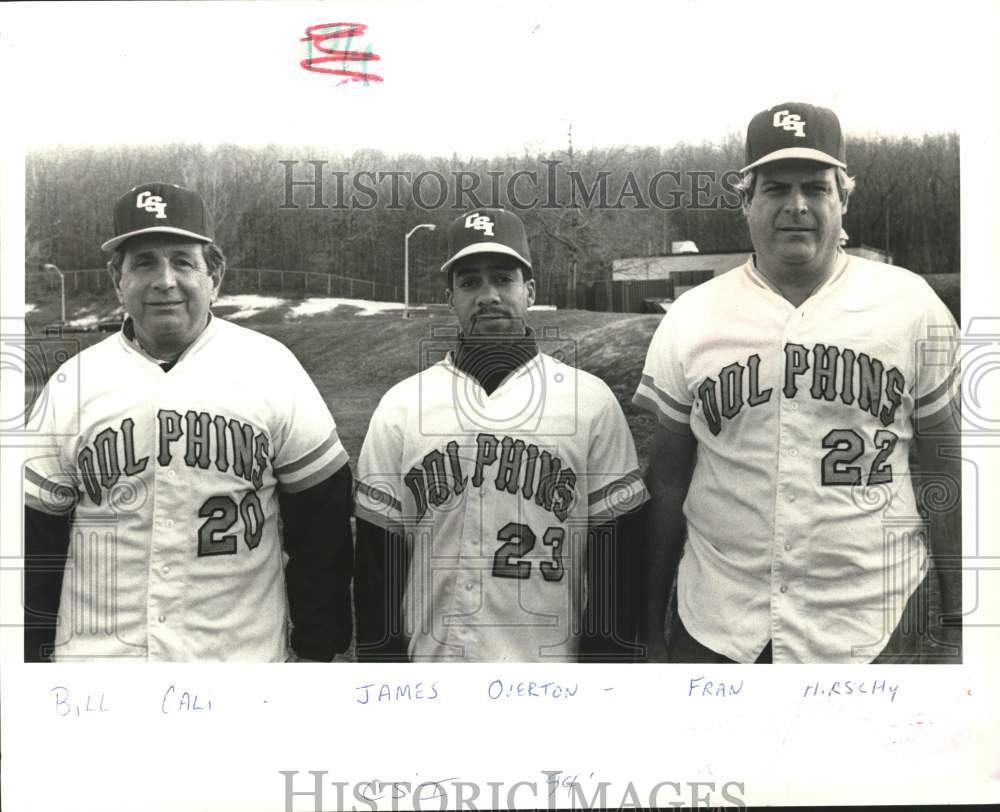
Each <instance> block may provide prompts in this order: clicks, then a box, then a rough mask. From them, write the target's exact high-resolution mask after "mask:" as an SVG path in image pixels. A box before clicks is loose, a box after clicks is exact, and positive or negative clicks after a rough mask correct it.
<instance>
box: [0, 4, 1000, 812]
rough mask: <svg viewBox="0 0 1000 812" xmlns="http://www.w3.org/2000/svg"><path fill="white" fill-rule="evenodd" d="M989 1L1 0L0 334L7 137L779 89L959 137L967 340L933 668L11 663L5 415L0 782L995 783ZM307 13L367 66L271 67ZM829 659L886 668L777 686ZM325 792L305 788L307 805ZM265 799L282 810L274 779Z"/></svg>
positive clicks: (14, 384)
mask: <svg viewBox="0 0 1000 812" xmlns="http://www.w3.org/2000/svg"><path fill="white" fill-rule="evenodd" d="M997 11H998V7H997V4H995V3H973V2H968V3H961V4H959V3H951V4H938V3H935V4H930V3H927V4H923V3H914V2H908V3H905V4H904V3H878V4H876V3H872V2H840V3H836V4H829V3H828V4H805V3H796V4H762V3H735V2H733V3H727V2H677V3H665V4H661V5H660V6H659V7H657V8H651V7H646V5H644V4H631V3H623V2H616V3H613V4H609V5H607V6H603V5H596V4H595V5H588V4H583V3H572V4H570V3H566V4H557V3H539V2H534V3H523V4H517V3H502V4H501V3H484V2H480V3H472V2H465V3H438V2H425V3H402V2H385V3H365V4H353V3H343V4H340V3H327V4H310V3H302V4H300V3H281V4H264V3H254V4H244V3H235V2H234V3H220V4H201V3H187V4H167V3H164V4H144V3H136V4H110V3H107V4H83V3H81V4H71V5H62V4H44V5H34V4H20V5H16V6H11V5H6V6H4V7H3V8H0V55H2V73H0V76H2V77H3V87H2V90H3V99H4V117H3V122H4V123H3V127H2V130H0V139H2V143H3V163H2V166H0V173H2V174H0V182H2V188H0V205H2V223H0V226H2V228H0V265H2V276H0V281H2V288H0V315H2V317H3V318H2V321H0V325H2V331H0V332H2V335H3V336H4V337H11V336H17V335H18V334H23V330H24V325H23V320H22V315H23V313H22V303H23V285H24V282H23V273H24V222H23V221H24V215H23V212H24V201H23V194H24V187H23V146H24V145H26V144H42V143H48V144H60V143H62V144H77V143H98V144H108V143H164V142H170V141H201V142H205V143H219V142H237V143H267V142H278V143H300V144H302V143H304V144H321V145H333V146H336V147H337V148H338V149H340V150H341V151H343V152H349V151H351V150H354V149H358V148H363V147H372V148H377V149H381V150H384V151H387V152H426V153H430V154H443V155H450V154H452V153H453V152H454V153H457V154H459V155H480V156H482V155H490V154H493V153H497V152H502V153H508V152H510V153H515V154H517V153H522V152H528V153H533V152H536V151H538V150H546V149H558V148H562V147H563V146H564V144H565V138H566V129H567V126H568V125H569V123H570V122H572V123H573V133H574V143H575V144H576V146H577V147H578V148H582V149H586V148H587V147H589V146H609V145H614V144H622V143H632V144H662V145H668V144H670V143H672V142H674V141H677V140H681V139H686V140H689V141H701V140H703V139H705V138H721V137H722V136H723V135H725V134H726V133H730V132H737V133H741V132H742V131H743V128H744V127H745V124H746V122H747V121H748V120H749V118H750V116H751V115H752V114H753V113H754V112H756V111H757V110H759V109H763V108H764V107H767V106H769V105H771V104H774V103H776V102H779V101H782V100H786V99H803V100H809V101H813V102H815V103H819V104H823V105H828V106H832V107H834V108H835V109H836V110H837V111H838V113H839V114H840V117H841V119H842V121H844V123H845V127H846V128H847V129H848V130H849V131H850V132H854V133H861V132H868V131H881V132H887V133H901V134H906V133H922V132H925V131H943V130H951V129H958V130H959V131H960V132H961V137H962V179H961V181H962V200H963V204H962V240H963V244H962V270H963V279H962V282H963V308H962V309H963V316H964V319H965V324H964V325H963V328H964V329H966V331H967V332H968V331H969V330H972V331H978V333H979V334H985V335H986V337H985V338H984V339H983V348H982V352H981V353H980V354H979V355H978V356H977V358H980V360H979V361H977V370H976V375H975V378H976V380H977V381H978V384H977V387H978V388H977V389H976V391H975V392H972V391H971V389H969V390H968V391H967V395H968V396H969V397H970V398H973V400H970V401H968V402H967V404H966V405H967V409H968V408H969V406H970V404H971V406H972V407H973V411H975V412H978V414H979V415H980V420H979V424H980V426H981V428H983V429H984V430H980V431H977V432H976V433H974V434H970V435H969V436H968V437H967V438H966V443H965V445H966V456H967V458H968V459H969V460H970V462H969V463H967V465H966V469H965V472H964V476H965V479H964V511H965V549H966V553H967V554H968V555H969V556H970V558H969V560H970V564H971V567H970V572H969V573H968V574H967V576H966V583H965V595H966V611H967V612H968V613H969V614H968V616H967V627H966V632H965V640H966V663H967V664H966V665H965V666H962V667H951V668H904V667H888V668H882V669H872V668H867V667H866V668H849V667H771V668H764V669H754V668H752V667H730V668H726V669H715V670H713V671H712V672H711V673H709V672H707V671H704V670H699V669H696V668H693V667H687V666H671V667H641V668H640V667H631V668H624V667H622V668H605V667H586V668H582V667H551V666H549V667H544V668H543V667H540V666H538V667H533V666H510V667H506V668H500V667H496V666H471V665H470V666H437V667H434V666H384V667H380V668H371V667H364V666H358V665H341V666H298V667H282V666H232V665H227V666H225V667H206V666H193V665H188V666H163V665H149V666H137V667H132V666H116V667H114V668H111V667H108V668H101V667H81V666H76V667H67V666H60V667H56V666H24V665H22V664H20V662H19V661H20V658H21V641H20V630H19V629H18V628H16V624H17V623H18V619H19V617H20V606H19V602H18V601H19V593H20V586H19V578H20V572H19V567H20V559H19V555H20V539H21V521H20V513H21V499H20V493H21V486H20V464H21V459H22V458H23V452H22V451H21V450H20V449H19V448H18V447H17V446H18V441H16V440H14V439H13V438H10V437H7V438H5V439H4V442H3V445H4V446H5V447H4V448H3V449H2V452H0V499H2V505H0V519H2V527H0V530H2V535H0V545H2V550H0V552H2V556H3V558H2V559H0V587H2V593H0V594H2V597H0V600H2V604H0V610H2V613H3V616H2V620H3V624H4V627H3V629H2V637H0V658H2V667H3V680H2V697H0V699H2V721H3V731H2V741H0V751H2V753H3V761H2V764H0V769H2V771H3V775H2V779H3V795H4V798H3V802H4V808H5V809H11V810H20V809H102V810H109V809H137V808H145V809H150V810H152V809H181V808H190V809H223V808H231V809H261V810H271V809H274V810H283V809H285V795H284V779H283V777H282V776H281V775H280V774H279V772H278V771H279V770H297V771H298V772H299V775H298V776H297V779H296V780H297V783H296V789H308V788H309V787H310V784H309V781H310V777H309V776H308V773H307V771H309V770H325V771H327V772H328V775H327V776H326V777H325V780H326V781H328V782H332V781H346V782H355V781H367V780H371V779H375V778H378V779H382V780H384V781H389V780H405V781H411V782H413V783H418V782H420V781H423V780H432V779H453V778H454V779H461V780H465V781H474V782H479V783H480V784H482V786H483V789H482V792H483V795H482V796H481V797H480V799H479V800H478V801H476V803H477V804H478V808H487V807H488V806H490V805H491V803H490V802H489V800H488V794H489V791H490V790H489V788H488V787H486V785H485V783H484V782H487V781H504V782H507V787H509V786H510V785H511V784H513V782H516V781H528V782H532V781H534V782H539V786H538V791H537V794H532V791H531V790H530V789H523V788H522V789H521V790H519V792H518V795H517V796H516V798H515V800H516V801H517V802H518V804H519V805H524V806H533V805H536V804H537V805H539V806H545V805H546V804H548V803H550V801H549V798H548V795H547V789H546V787H545V786H544V780H545V777H544V775H543V774H542V771H544V770H550V771H551V770H560V771H562V772H563V773H564V774H566V775H579V776H580V778H579V781H580V785H581V787H582V789H583V790H584V792H585V793H586V797H587V798H590V797H591V796H592V795H593V792H594V790H595V789H596V787H597V784H598V782H600V781H609V782H612V787H610V788H609V789H608V795H607V798H608V803H610V804H612V805H617V804H618V803H619V801H620V800H621V798H622V793H623V791H624V789H625V786H626V785H627V784H628V782H632V784H633V785H634V786H635V787H636V788H637V789H638V790H639V798H640V800H641V801H642V802H643V803H647V802H648V794H646V793H648V790H649V788H650V787H652V786H653V785H654V784H656V783H658V782H662V781H676V782H682V789H683V791H684V793H685V795H682V796H680V797H678V796H676V795H670V794H669V792H668V791H667V790H664V791H663V792H662V793H661V795H660V801H661V803H663V804H667V803H669V802H670V801H678V800H680V801H684V802H686V803H690V798H689V797H688V795H687V794H686V793H688V792H689V790H688V788H687V787H686V786H684V785H683V782H689V781H695V780H700V781H714V782H716V785H717V790H716V794H714V795H713V796H712V799H711V802H712V803H714V804H720V803H723V802H724V799H723V798H720V796H719V795H718V788H720V787H721V786H722V784H724V783H726V782H730V781H735V782H739V783H741V784H743V789H742V791H739V790H733V792H734V793H736V794H737V795H739V796H740V797H742V798H743V799H744V800H745V801H746V802H747V803H749V804H755V805H756V804H778V803H784V804H792V803H806V802H811V803H821V802H825V803H850V802H853V803H893V804H895V803H904V802H923V803H932V802H950V803H957V802H962V801H988V800H994V801H995V800H1000V741H998V739H1000V736H998V735H997V731H998V730H1000V712H998V707H997V702H996V698H995V689H994V693H993V694H991V693H990V687H991V686H995V684H996V683H997V674H998V668H997V666H998V661H997V649H998V645H997V638H998V635H997V624H998V623H1000V574H998V572H997V570H998V564H997V562H998V561H1000V532H998V530H1000V526H998V521H997V505H996V503H997V499H996V492H997V483H998V482H1000V476H998V474H1000V431H997V429H998V428H1000V425H998V423H997V420H998V418H1000V407H998V402H1000V374H998V372H997V371H994V368H995V367H996V366H997V365H996V362H995V359H996V358H998V357H1000V354H998V353H1000V350H998V349H997V347H996V345H997V344H998V343H1000V337H998V336H1000V301H998V296H997V294H996V292H995V288H996V286H995V277H996V273H997V271H996V269H997V268H998V267H1000V251H998V248H997V241H996V237H995V235H996V234H997V233H1000V228H998V227H1000V222H998V220H1000V218H998V208H997V205H996V203H995V199H996V190H997V188H1000V176H998V172H997V145H996V134H997V131H998V126H997V125H998V121H997V105H996V102H995V100H996V98H997V91H996V86H995V77H996V76H997V68H998V65H997V60H996V56H995V54H996V52H997V44H998V43H997V26H996V22H997ZM334 20H338V21H340V20H351V21H359V22H364V23H366V24H367V25H369V30H368V32H367V34H366V36H365V38H364V39H363V40H361V41H360V46H359V43H358V41H356V42H355V46H354V47H362V48H363V47H364V45H365V44H371V45H372V46H373V49H374V51H375V52H376V53H378V54H380V56H381V57H382V59H381V61H380V62H377V63H370V65H371V68H372V70H373V72H375V73H379V74H381V75H383V76H384V77H385V82H384V83H382V84H372V85H370V86H368V87H365V86H362V85H360V84H352V85H346V86H337V80H336V79H335V78H334V77H331V76H325V75H322V74H316V73H309V72H306V71H304V70H302V69H301V68H300V67H299V61H300V60H301V59H302V58H304V56H305V54H304V48H305V45H304V43H302V42H300V41H299V38H300V37H302V36H303V34H304V29H305V27H306V26H308V25H311V24H316V23H321V22H330V21H334ZM109 217H110V213H109ZM989 319H992V321H988V320H989ZM970 322H971V325H970ZM2 349H3V354H4V358H3V363H2V364H0V374H2V376H3V377H2V382H0V406H2V408H3V412H2V414H3V415H4V416H5V417H6V416H8V415H12V414H13V415H16V414H18V413H19V409H20V404H22V403H23V381H22V380H21V370H20V369H19V368H18V367H17V364H16V352H15V348H14V343H12V342H10V341H5V342H4V346H3V348H2ZM991 371H992V374H990V373H991ZM969 379H970V375H969V371H968V370H967V380H969ZM3 428H4V429H9V424H8V423H6V422H5V425H4V426H3ZM972 569H975V570H976V571H971V570H972ZM991 570H992V571H991ZM876 672H877V673H876ZM702 675H703V676H706V677H707V678H710V679H713V680H716V681H718V680H719V679H725V680H726V682H729V683H738V682H740V681H743V683H744V687H743V691H742V693H741V694H740V695H738V696H732V697H729V698H726V699H721V698H714V697H688V695H687V694H688V689H689V684H690V682H689V681H690V679H691V678H692V677H697V676H702ZM496 678H503V679H505V680H507V681H513V682H515V683H516V682H517V681H518V680H535V681H537V682H547V681H554V682H559V683H562V684H578V685H579V693H578V694H577V696H575V697H573V698H572V699H560V700H544V699H532V698H523V699H517V698H514V699H511V700H506V701H494V700H490V699H489V698H488V695H487V691H488V687H489V684H490V682H491V680H493V679H496ZM848 679H851V680H856V681H860V680H864V681H867V682H869V683H870V682H871V681H872V680H875V679H884V680H886V681H887V683H889V684H898V686H899V687H898V690H897V693H896V697H895V700H894V701H892V702H889V701H888V699H887V698H886V697H884V696H881V697H880V696H851V697H821V698H803V696H802V693H803V688H804V686H805V685H806V684H808V683H810V682H814V681H817V680H822V681H824V684H826V683H829V682H832V681H833V680H841V681H844V680H848ZM384 681H387V682H392V683H399V682H408V683H410V684H413V683H416V682H417V681H422V682H423V683H424V684H425V685H426V684H429V683H432V682H436V683H437V685H438V690H439V693H440V697H439V698H438V699H437V700H435V701H432V702H418V703H406V702H402V703H396V702H392V703H388V704H374V703H373V704H369V705H360V704H358V703H357V702H356V696H357V692H356V691H355V688H356V686H358V685H362V684H365V683H372V682H384ZM170 684H175V685H176V686H177V688H178V690H179V691H180V690H189V691H194V692H197V693H198V694H199V696H200V697H202V698H203V701H207V699H206V698H207V697H211V699H212V702H213V709H212V711H211V712H198V713H187V714H178V713H174V714H163V713H162V712H161V702H162V697H163V693H164V691H165V690H166V688H167V687H168V686H169V685H170ZM55 686H65V687H68V688H69V689H70V690H71V692H72V695H73V697H74V701H77V702H80V703H81V704H83V705H84V706H85V705H86V697H88V696H90V697H91V702H92V704H93V705H94V706H98V705H99V699H98V697H99V696H100V695H102V694H103V696H104V703H105V705H104V706H105V707H108V708H109V710H108V711H107V712H104V713H101V712H97V713H88V712H86V711H84V712H83V713H81V715H80V716H76V715H75V713H74V714H71V715H69V716H67V717H62V716H60V715H59V713H58V712H59V710H60V709H65V706H57V705H56V703H55V701H54V696H53V694H52V692H51V690H52V689H53V688H54V687H55ZM607 688H611V689H613V690H611V691H607V690H605V689H607ZM265 700H266V702H265ZM299 782H301V783H299ZM507 787H505V788H504V790H503V792H502V794H501V803H504V802H505V799H506V792H507ZM559 793H562V794H561V795H560V794H558V793H557V794H556V795H555V796H554V800H553V801H551V803H552V805H554V806H568V805H569V804H570V802H571V796H570V795H569V794H568V791H566V790H565V789H563V790H559ZM346 800H347V803H348V805H350V804H351V803H352V799H351V797H350V789H348V790H347V798H346ZM335 803H336V791H335V788H334V786H333V784H332V783H328V784H327V785H326V788H325V795H324V807H323V808H326V809H332V808H334V806H335ZM354 803H357V802H354ZM385 803H386V805H388V804H389V803H390V801H389V799H388V797H386V799H385ZM410 803H411V802H410V801H409V800H408V799H407V800H401V801H399V802H398V805H399V808H409V804H410ZM451 803H452V805H453V804H454V799H453V798H452V800H451ZM437 805H438V802H437V801H433V800H432V801H427V802H425V803H424V804H423V807H424V808H437ZM294 808H296V809H312V808H313V807H312V805H311V801H309V799H305V798H303V799H298V800H297V801H296V804H295V807H294ZM359 808H366V807H365V806H364V805H359Z"/></svg>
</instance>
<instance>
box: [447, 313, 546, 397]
mask: <svg viewBox="0 0 1000 812" xmlns="http://www.w3.org/2000/svg"><path fill="white" fill-rule="evenodd" d="M536 355H538V343H537V342H536V341H535V332H534V330H532V329H531V328H530V327H528V328H527V333H526V334H525V335H523V336H509V337H503V338H502V339H501V340H497V338H496V337H494V336H466V335H465V334H464V333H459V336H458V343H457V346H456V347H455V349H454V350H453V351H452V355H451V358H452V363H453V364H454V366H455V368H456V369H459V370H461V371H462V372H464V373H465V374H466V375H469V376H470V377H473V378H475V379H476V380H477V381H479V384H480V385H481V386H482V387H483V389H485V390H486V393H487V394H492V393H493V392H494V391H495V390H496V389H497V387H499V386H500V384H501V383H503V381H504V380H506V379H507V378H508V377H509V376H510V374H511V373H512V372H514V371H515V370H517V369H519V368H521V367H522V366H524V365H525V364H527V363H528V362H529V361H530V360H531V359H532V358H534V357H535V356H536Z"/></svg>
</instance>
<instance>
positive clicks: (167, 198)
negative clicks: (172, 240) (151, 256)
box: [101, 183, 212, 251]
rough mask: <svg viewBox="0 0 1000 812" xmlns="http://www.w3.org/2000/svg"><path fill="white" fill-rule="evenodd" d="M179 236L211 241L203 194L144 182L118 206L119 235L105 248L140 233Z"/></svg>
mask: <svg viewBox="0 0 1000 812" xmlns="http://www.w3.org/2000/svg"><path fill="white" fill-rule="evenodd" d="M157 231H159V232H163V233H165V234H178V235H180V236H182V237H190V238H191V239H194V240H201V241H202V242H211V241H212V237H211V233H212V229H211V228H210V227H209V224H208V218H207V216H206V214H205V201H204V200H202V199H201V195H199V194H198V193H197V192H192V191H191V190H190V189H185V188H183V187H181V186H177V185H175V184H173V183H143V184H142V185H141V186H135V187H133V188H132V189H131V190H130V191H128V192H126V193H125V194H124V195H122V196H121V197H120V198H118V202H117V203H115V236H114V237H112V238H111V239H110V240H108V241H107V242H106V243H104V244H103V245H102V246H101V250H103V251H113V250H114V249H115V248H117V247H118V246H119V245H120V244H121V243H123V242H125V240H127V239H129V238H130V237H135V236H136V235H137V234H149V233H153V232H157Z"/></svg>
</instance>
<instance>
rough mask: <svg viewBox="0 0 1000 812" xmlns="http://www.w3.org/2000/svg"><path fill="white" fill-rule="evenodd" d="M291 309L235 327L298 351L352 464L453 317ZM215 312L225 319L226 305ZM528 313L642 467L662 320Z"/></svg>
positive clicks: (39, 324)
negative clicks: (650, 361)
mask: <svg viewBox="0 0 1000 812" xmlns="http://www.w3.org/2000/svg"><path fill="white" fill-rule="evenodd" d="M113 305H114V302H111V301H105V300H101V299H96V300H94V299H91V300H76V301H74V302H72V306H70V304H69V303H68V305H67V319H68V320H72V319H74V318H79V317H80V315H82V314H88V313H93V312H95V311H97V312H108V311H111V310H113ZM58 306H59V303H58V298H55V299H54V300H53V299H46V300H44V301H40V302H36V303H35V309H34V310H32V311H31V312H29V313H28V315H27V317H26V319H27V323H28V327H29V329H30V331H31V333H32V334H34V335H43V334H44V333H45V327H46V325H49V324H52V323H54V322H56V321H57V320H58V318H59V309H58ZM290 307H291V305H287V304H286V305H283V306H279V307H273V308H270V309H267V310H263V311H261V312H259V313H256V314H255V315H252V316H250V317H249V318H243V319H239V320H238V321H237V323H238V324H241V325H243V326H245V327H250V328H253V329H254V330H257V331H259V332H261V333H264V334H266V335H269V336H271V337H272V338H275V339H277V340H278V341H280V342H281V343H283V344H284V345H285V346H287V347H288V348H289V349H290V350H291V351H292V352H293V353H295V356H296V357H297V358H298V359H299V362H300V363H301V364H302V366H303V367H305V369H306V371H307V372H308V373H309V374H310V376H311V377H312V379H313V381H315V383H316V387H317V388H318V389H319V391H320V392H321V393H322V395H323V397H324V398H325V399H326V402H327V405H328V406H329V407H330V411H331V412H332V413H333V416H334V418H335V419H336V421H337V425H338V428H339V431H340V436H341V438H342V440H343V442H344V445H345V447H346V448H347V451H348V453H349V454H350V455H351V459H352V460H356V459H357V457H358V454H359V452H360V451H361V443H362V441H363V440H364V436H365V432H366V431H367V429H368V422H369V420H370V419H371V415H372V412H374V410H375V407H376V406H377V405H378V401H379V399H380V398H381V397H382V395H383V394H384V393H385V392H386V391H387V390H388V389H389V388H390V387H391V386H392V385H393V384H395V383H397V382H398V381H400V380H402V379H403V378H405V377H407V376H409V375H412V374H414V373H416V372H418V371H419V370H420V368H421V367H420V363H421V362H420V356H421V352H422V351H425V350H427V349H428V345H429V344H431V343H433V345H434V346H441V345H442V342H443V343H444V345H445V346H447V344H448V343H449V340H450V339H449V338H448V333H449V328H450V327H451V325H454V324H455V319H454V317H453V316H452V315H451V313H450V311H449V310H447V309H446V308H429V309H427V310H419V311H415V312H416V315H415V317H414V318H411V319H405V320H404V319H403V318H402V317H401V316H400V315H399V314H398V313H386V314H378V315H369V316H360V315H356V314H357V313H358V312H359V311H358V309H357V308H352V307H348V306H341V307H338V308H337V309H336V310H333V311H330V312H327V313H321V314H318V315H313V316H303V317H299V318H295V319H289V318H287V312H288V310H289V309H290ZM216 312H217V313H218V314H219V315H221V316H222V317H226V315H227V308H218V309H217V311H216ZM530 315H531V318H530V321H531V324H532V326H533V327H534V328H535V331H536V332H537V333H538V335H539V336H540V337H541V339H540V344H541V345H542V349H543V350H544V351H545V352H548V353H550V354H551V353H552V352H555V351H556V350H559V351H561V352H562V354H563V357H564V358H566V360H567V361H568V362H570V363H572V364H573V365H574V366H577V367H579V368H581V369H584V370H586V371H588V372H592V373H594V374H595V375H598V376H599V377H601V378H602V379H603V380H604V381H605V382H606V383H607V384H608V386H610V387H611V389H612V391H613V392H614V393H615V395H616V396H617V397H618V400H619V402H620V403H621V404H622V408H623V409H624V411H625V415H626V417H627V419H628V421H629V425H630V426H631V428H632V433H633V436H634V437H635V441H636V446H637V449H638V451H639V455H640V461H641V462H642V463H643V464H645V459H646V448H647V446H648V444H649V441H650V438H651V435H652V431H653V428H654V421H653V419H652V418H651V417H649V416H647V415H646V414H645V413H644V412H640V411H639V410H638V409H636V408H635V407H634V406H632V404H631V398H632V394H633V392H635V388H636V385H637V384H638V382H639V376H640V374H641V372H642V365H643V361H644V360H645V356H646V347H647V346H648V344H649V340H650V338H651V337H652V335H653V331H654V330H655V329H656V325H657V324H658V323H659V318H660V317H659V316H656V315H650V316H643V315H631V314H623V313H594V312H590V311H583V310H564V311H550V310H542V311H535V312H532V313H531V314H530ZM442 333H443V334H444V338H442V337H441V335H442ZM107 335H108V334H107V333H72V334H70V337H71V338H72V340H73V341H74V342H78V343H79V345H80V348H81V349H84V348H86V347H88V346H90V345H92V344H95V343H97V342H98V341H101V340H103V339H105V338H106V337H107ZM574 359H575V360H574ZM47 372H48V374H51V373H52V372H53V370H51V369H50V370H47ZM25 394H26V397H27V398H28V399H29V400H30V399H31V398H32V397H33V396H34V392H33V391H26V393H25Z"/></svg>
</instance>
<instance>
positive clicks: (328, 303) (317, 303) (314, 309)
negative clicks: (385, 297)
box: [288, 296, 418, 318]
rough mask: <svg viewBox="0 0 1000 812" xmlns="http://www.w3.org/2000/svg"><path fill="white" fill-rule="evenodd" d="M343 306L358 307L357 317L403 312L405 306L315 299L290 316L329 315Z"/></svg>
mask: <svg viewBox="0 0 1000 812" xmlns="http://www.w3.org/2000/svg"><path fill="white" fill-rule="evenodd" d="M341 305H345V306H347V307H356V308H358V309H359V310H360V311H361V312H360V313H354V314H352V315H355V316H373V315H375V314H377V313H386V312H389V311H392V310H402V309H403V305H402V304H401V303H400V302H370V301H368V300H367V299H339V298H337V297H326V296H323V297H314V298H311V299H304V300H303V301H301V302H299V304H297V305H295V307H293V308H292V309H291V310H290V311H289V312H288V315H289V316H291V317H293V318H299V317H301V316H316V315H318V314H320V313H329V312H330V311H331V310H335V309H336V308H338V307H340V306H341ZM417 309H418V308H416V307H411V308H410V310H417Z"/></svg>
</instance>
